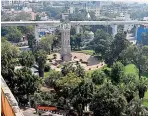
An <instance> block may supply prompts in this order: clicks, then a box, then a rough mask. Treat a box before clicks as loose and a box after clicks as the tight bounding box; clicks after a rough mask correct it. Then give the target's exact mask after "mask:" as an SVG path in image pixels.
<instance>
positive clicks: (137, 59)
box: [120, 46, 148, 78]
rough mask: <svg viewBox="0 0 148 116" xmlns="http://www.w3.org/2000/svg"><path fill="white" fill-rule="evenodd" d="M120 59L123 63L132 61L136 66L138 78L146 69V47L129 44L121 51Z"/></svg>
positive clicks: (147, 66)
mask: <svg viewBox="0 0 148 116" xmlns="http://www.w3.org/2000/svg"><path fill="white" fill-rule="evenodd" d="M120 57H121V59H122V62H124V63H133V64H135V65H136V67H137V68H138V73H139V78H140V77H141V75H142V74H143V73H144V72H146V71H148V49H147V47H145V46H144V47H142V48H138V47H137V46H129V47H128V48H127V49H125V50H124V51H123V52H122V53H121V56H120Z"/></svg>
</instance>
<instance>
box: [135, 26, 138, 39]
mask: <svg viewBox="0 0 148 116" xmlns="http://www.w3.org/2000/svg"><path fill="white" fill-rule="evenodd" d="M135 26H136V30H135V39H136V40H137V39H138V38H137V35H138V33H137V32H138V27H139V25H135Z"/></svg>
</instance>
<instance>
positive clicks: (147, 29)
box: [136, 26, 148, 41]
mask: <svg viewBox="0 0 148 116" xmlns="http://www.w3.org/2000/svg"><path fill="white" fill-rule="evenodd" d="M144 32H147V33H148V27H144V26H140V27H138V29H137V38H136V39H137V41H141V39H142V33H144Z"/></svg>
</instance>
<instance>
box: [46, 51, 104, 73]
mask: <svg viewBox="0 0 148 116" xmlns="http://www.w3.org/2000/svg"><path fill="white" fill-rule="evenodd" d="M55 54H57V59H60V54H59V53H55ZM75 56H76V58H75V59H74V57H75ZM52 57H53V54H51V55H49V56H48V58H52ZM80 59H82V60H83V61H85V62H88V64H87V65H86V64H84V63H80V64H81V65H82V66H83V67H84V69H85V70H86V71H87V70H96V69H98V68H101V67H103V66H104V63H103V62H100V61H99V60H98V59H96V58H95V57H93V56H91V55H87V54H84V53H76V52H72V61H80ZM51 68H52V69H55V70H57V71H60V70H61V69H60V68H57V66H54V65H51Z"/></svg>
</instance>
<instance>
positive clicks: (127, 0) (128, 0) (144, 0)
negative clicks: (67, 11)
mask: <svg viewBox="0 0 148 116" xmlns="http://www.w3.org/2000/svg"><path fill="white" fill-rule="evenodd" d="M39 1H53V0H39ZM54 1H122V2H138V3H148V0H54Z"/></svg>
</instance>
